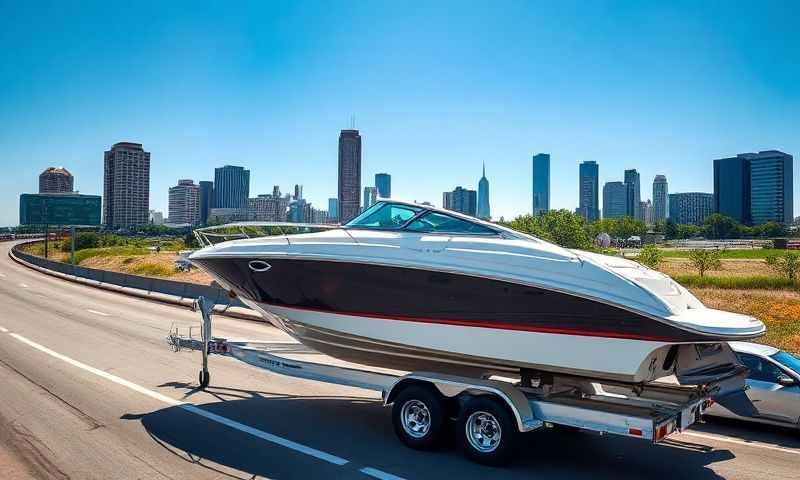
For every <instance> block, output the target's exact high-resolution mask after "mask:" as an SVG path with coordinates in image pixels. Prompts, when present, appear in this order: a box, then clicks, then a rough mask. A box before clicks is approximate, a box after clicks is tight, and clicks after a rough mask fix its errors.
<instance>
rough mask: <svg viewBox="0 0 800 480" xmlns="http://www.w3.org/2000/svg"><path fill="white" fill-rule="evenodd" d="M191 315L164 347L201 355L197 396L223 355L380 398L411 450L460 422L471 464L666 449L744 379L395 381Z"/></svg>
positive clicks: (425, 375)
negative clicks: (588, 435)
mask: <svg viewBox="0 0 800 480" xmlns="http://www.w3.org/2000/svg"><path fill="white" fill-rule="evenodd" d="M195 307H196V309H198V310H200V312H201V314H202V317H203V320H202V324H201V326H200V328H199V332H198V331H197V329H196V328H195V327H190V328H188V329H187V330H185V331H181V329H180V328H179V327H174V326H173V328H171V330H170V334H169V336H168V337H167V343H168V344H169V345H170V346H171V348H172V349H173V350H174V351H176V352H177V351H181V350H199V351H200V352H202V354H203V357H202V369H201V370H200V375H199V383H200V386H201V388H206V387H207V386H208V385H209V382H210V374H209V369H208V358H209V356H211V355H222V356H229V357H232V358H235V359H237V360H240V361H242V362H244V363H246V364H248V365H251V366H253V367H256V368H260V369H263V370H267V371H269V372H272V373H276V374H280V375H286V376H290V377H296V378H303V379H307V380H314V381H319V382H325V383H331V384H336V385H344V386H350V387H358V388H362V389H365V390H371V391H375V392H380V394H381V398H382V399H383V402H384V405H392V406H393V408H392V419H393V422H394V427H395V432H396V433H397V435H398V437H399V438H400V440H401V441H402V442H403V443H405V444H406V445H408V446H410V447H412V448H417V449H431V448H434V447H436V446H437V445H439V443H440V442H441V440H442V437H443V435H444V433H445V431H446V429H445V428H444V425H445V423H446V421H447V420H448V419H452V418H457V419H458V429H457V430H456V431H457V432H458V435H459V439H460V443H461V445H462V447H463V449H464V452H465V454H466V455H467V456H468V457H469V458H471V459H472V460H475V461H477V462H480V463H484V464H491V465H498V464H503V463H506V462H507V461H509V460H510V459H511V458H512V457H513V455H514V454H515V453H516V451H517V444H518V442H517V438H518V437H519V435H520V434H523V433H525V432H530V431H532V430H536V429H539V428H542V427H552V426H557V425H560V426H567V427H575V428H580V429H584V430H589V431H594V432H599V433H601V434H606V433H610V434H615V435H622V436H627V437H633V438H640V439H644V440H649V441H651V442H653V443H656V442H660V441H662V440H664V439H665V438H666V437H668V436H669V435H671V434H672V433H675V432H680V431H682V430H685V429H687V428H689V427H690V426H691V425H692V424H694V423H695V422H697V421H698V420H699V419H700V417H701V415H702V413H703V410H704V408H706V407H707V406H709V405H710V404H711V402H712V397H713V396H714V395H720V394H721V393H727V392H730V391H736V389H737V386H738V385H741V384H742V383H743V375H744V374H745V373H746V370H742V371H737V372H735V374H732V375H729V376H728V377H726V378H722V379H717V381H715V382H714V383H710V384H707V385H702V386H696V387H686V386H681V385H677V384H675V385H672V384H646V385H633V386H632V385H626V384H613V383H609V382H607V381H599V380H598V381H594V380H592V379H590V378H582V377H571V376H563V375H554V374H547V373H541V374H537V373H535V372H534V373H533V374H532V375H531V376H527V377H526V378H523V380H522V381H521V382H516V383H512V382H511V381H507V380H504V379H501V378H495V377H492V378H488V379H481V378H470V377H460V376H454V375H445V374H439V373H433V372H410V373H406V374H392V373H384V372H377V371H371V370H367V369H359V368H351V367H343V366H336V365H325V364H322V363H317V362H308V361H300V360H294V359H290V358H286V356H282V355H280V352H279V351H276V350H275V344H274V343H268V342H253V341H235V340H229V339H225V338H217V337H214V336H213V335H212V320H211V314H212V310H213V303H212V302H209V301H207V300H206V299H205V298H203V297H200V298H198V300H197V302H196V303H195Z"/></svg>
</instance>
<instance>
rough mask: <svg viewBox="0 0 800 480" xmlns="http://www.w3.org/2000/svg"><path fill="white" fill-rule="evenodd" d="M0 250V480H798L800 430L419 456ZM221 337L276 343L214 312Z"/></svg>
mask: <svg viewBox="0 0 800 480" xmlns="http://www.w3.org/2000/svg"><path fill="white" fill-rule="evenodd" d="M9 248H10V244H7V243H6V244H0V478H3V479H16V478H44V479H49V478H53V479H67V478H72V479H83V478H98V479H111V478H113V479H128V478H146V479H151V478H152V479H158V478H193V479H194V478H197V479H206V478H277V479H285V478H360V479H369V478H375V477H377V478H385V479H391V478H395V477H393V476H396V477H401V478H408V479H414V478H486V477H487V476H489V477H497V478H504V479H505V478H530V477H538V478H564V479H567V478H569V479H580V478H586V479H597V478H648V479H656V478H671V479H675V478H718V477H722V478H736V479H749V478H753V479H758V480H764V479H767V478H768V479H779V478H798V475H800V474H798V470H799V469H798V465H800V433H798V432H794V431H789V430H785V431H784V430H780V429H775V428H766V427H751V426H746V425H742V424H737V423H730V422H725V423H706V424H704V425H699V426H698V427H697V428H695V429H694V430H692V431H691V432H687V433H683V434H680V435H677V436H674V437H673V439H672V441H670V442H669V444H662V445H658V446H653V445H650V444H648V443H646V442H643V441H640V440H634V439H625V438H616V437H610V436H599V435H595V434H590V433H581V432H568V431H558V430H548V431H541V432H533V433H531V434H528V435H527V436H526V438H525V443H526V446H525V450H524V454H523V455H522V457H521V458H520V459H519V461H518V462H517V463H516V464H514V465H513V466H512V467H510V468H506V469H492V468H488V467H482V466H479V465H475V464H472V463H469V462H468V461H466V460H465V459H463V458H462V457H461V455H460V453H459V452H458V451H456V449H455V447H454V446H447V447H445V448H444V449H443V450H442V451H439V452H432V453H428V452H417V451H412V450H409V449H407V448H405V447H404V446H402V445H401V444H400V443H399V441H397V439H396V438H395V436H394V433H393V431H392V428H391V424H390V412H389V410H388V409H385V408H383V407H382V406H381V403H380V401H379V399H378V397H377V395H376V394H374V393H372V392H367V391H363V390H359V389H355V388H345V387H338V386H331V385H327V384H322V383H318V382H313V381H307V380H299V379H291V378H286V377H282V376H279V375H274V374H270V373H265V372H262V371H260V370H257V369H254V368H251V367H249V366H246V365H244V364H241V363H238V362H237V361H235V360H233V359H230V358H221V357H216V358H212V359H211V383H212V387H210V388H209V389H208V391H206V392H202V391H199V390H197V389H196V388H195V387H196V382H197V371H198V368H199V362H200V357H199V354H198V353H196V352H181V353H177V354H176V353H172V352H171V351H170V350H169V349H168V348H167V347H166V345H165V343H164V337H165V335H166V333H167V331H168V330H169V327H170V325H171V324H172V323H173V322H178V323H180V324H183V325H189V324H193V323H197V322H198V318H199V317H198V314H196V313H192V312H190V311H189V310H187V309H183V308H180V307H175V306H170V305H165V304H160V303H155V302H149V301H146V300H142V299H138V298H133V297H127V296H124V295H121V294H117V293H112V292H106V291H103V290H99V289H94V288H91V287H87V286H83V285H78V284H74V283H70V282H66V281H63V280H60V279H56V278H53V277H50V276H47V275H43V274H41V273H38V272H36V271H33V270H30V269H27V268H25V267H23V266H21V265H18V264H16V263H14V262H13V261H12V260H11V259H10V258H9V257H8V255H7V251H8V249H9ZM215 328H216V330H215V334H216V335H219V336H223V337H227V338H248V339H264V340H275V341H287V340H288V338H287V337H285V336H284V335H283V334H282V333H281V332H279V331H277V330H275V329H274V328H272V327H269V326H266V325H262V324H260V323H256V322H250V321H245V320H237V319H232V318H225V317H219V316H218V317H215Z"/></svg>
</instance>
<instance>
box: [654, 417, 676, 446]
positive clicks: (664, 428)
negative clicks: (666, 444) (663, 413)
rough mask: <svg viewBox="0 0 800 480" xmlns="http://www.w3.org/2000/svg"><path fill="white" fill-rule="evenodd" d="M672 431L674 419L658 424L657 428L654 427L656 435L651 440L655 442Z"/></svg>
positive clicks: (673, 429)
mask: <svg viewBox="0 0 800 480" xmlns="http://www.w3.org/2000/svg"><path fill="white" fill-rule="evenodd" d="M674 431H675V420H670V421H669V422H666V423H662V424H661V425H659V426H658V428H656V436H655V438H654V439H653V440H654V441H656V442H660V441H661V440H663V439H665V438H666V437H667V436H669V434H671V433H672V432H674Z"/></svg>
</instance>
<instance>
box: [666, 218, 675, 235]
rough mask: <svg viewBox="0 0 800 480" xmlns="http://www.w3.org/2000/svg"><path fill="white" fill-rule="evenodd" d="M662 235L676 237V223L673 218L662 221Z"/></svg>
mask: <svg viewBox="0 0 800 480" xmlns="http://www.w3.org/2000/svg"><path fill="white" fill-rule="evenodd" d="M664 235H665V236H666V237H667V238H678V224H677V223H675V220H673V219H671V218H668V219H667V220H666V222H664Z"/></svg>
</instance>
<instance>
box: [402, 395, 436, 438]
mask: <svg viewBox="0 0 800 480" xmlns="http://www.w3.org/2000/svg"><path fill="white" fill-rule="evenodd" d="M400 420H401V422H402V424H403V430H405V431H406V433H407V434H408V435H410V436H411V437H414V438H422V437H424V436H425V435H427V434H428V431H430V429H431V412H430V410H428V407H427V406H426V405H425V404H424V403H422V402H420V401H419V400H409V401H407V402H406V403H405V405H403V408H402V410H400Z"/></svg>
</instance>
